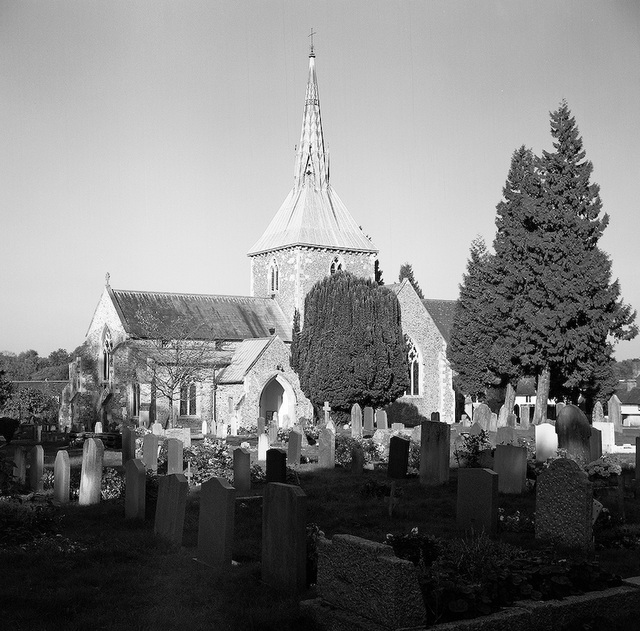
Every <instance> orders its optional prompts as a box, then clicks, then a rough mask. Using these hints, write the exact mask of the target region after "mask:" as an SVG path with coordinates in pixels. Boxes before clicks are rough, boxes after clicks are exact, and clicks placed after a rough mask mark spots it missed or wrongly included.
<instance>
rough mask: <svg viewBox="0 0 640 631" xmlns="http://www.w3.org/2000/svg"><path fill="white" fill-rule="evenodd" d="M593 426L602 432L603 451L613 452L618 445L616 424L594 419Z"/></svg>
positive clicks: (605, 452)
mask: <svg viewBox="0 0 640 631" xmlns="http://www.w3.org/2000/svg"><path fill="white" fill-rule="evenodd" d="M593 427H594V429H599V430H600V431H601V432H602V453H603V454H610V453H612V452H613V450H614V447H615V445H616V433H615V429H616V428H615V425H614V424H613V423H606V422H602V421H594V422H593Z"/></svg>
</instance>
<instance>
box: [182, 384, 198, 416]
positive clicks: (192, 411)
mask: <svg viewBox="0 0 640 631" xmlns="http://www.w3.org/2000/svg"><path fill="white" fill-rule="evenodd" d="M196 414H197V410H196V384H195V383H183V384H182V385H181V386H180V416H195V415H196Z"/></svg>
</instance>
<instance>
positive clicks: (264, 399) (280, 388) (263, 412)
mask: <svg viewBox="0 0 640 631" xmlns="http://www.w3.org/2000/svg"><path fill="white" fill-rule="evenodd" d="M274 413H277V414H278V426H279V427H285V428H287V427H291V426H292V425H293V424H294V423H295V422H296V395H295V392H294V391H293V388H292V387H291V384H290V383H289V382H288V381H287V380H286V379H285V378H284V377H283V376H282V375H274V376H273V377H271V379H269V380H268V381H267V382H266V383H265V384H264V387H263V388H262V393H261V394H260V416H261V417H262V418H264V419H266V420H267V421H270V420H271V419H272V418H273V415H274ZM287 419H288V421H287Z"/></svg>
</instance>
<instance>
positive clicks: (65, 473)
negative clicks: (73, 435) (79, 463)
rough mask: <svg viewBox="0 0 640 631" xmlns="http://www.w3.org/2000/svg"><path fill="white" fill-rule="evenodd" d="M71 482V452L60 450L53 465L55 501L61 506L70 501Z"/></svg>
mask: <svg viewBox="0 0 640 631" xmlns="http://www.w3.org/2000/svg"><path fill="white" fill-rule="evenodd" d="M70 482H71V465H70V463H69V452H68V451H67V450H66V449H60V450H59V451H58V453H57V454H56V460H55V463H54V465H53V499H54V500H56V502H60V503H61V504H66V503H67V502H68V501H69V485H70Z"/></svg>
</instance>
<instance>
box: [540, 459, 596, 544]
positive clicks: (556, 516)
mask: <svg viewBox="0 0 640 631" xmlns="http://www.w3.org/2000/svg"><path fill="white" fill-rule="evenodd" d="M592 511H593V488H592V485H591V482H589V479H588V478H587V474H586V473H584V471H581V470H580V467H579V465H578V463H577V462H574V461H573V460H569V459H568V458H558V459H557V460H554V461H553V462H552V463H551V464H550V465H549V467H548V468H547V469H545V470H544V471H542V472H541V473H540V475H539V476H538V479H537V482H536V524H535V532H536V539H542V540H545V541H551V542H554V543H558V544H560V545H563V546H566V547H569V548H582V549H585V548H590V547H591V545H592V539H593V529H592V524H591V517H592Z"/></svg>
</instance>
